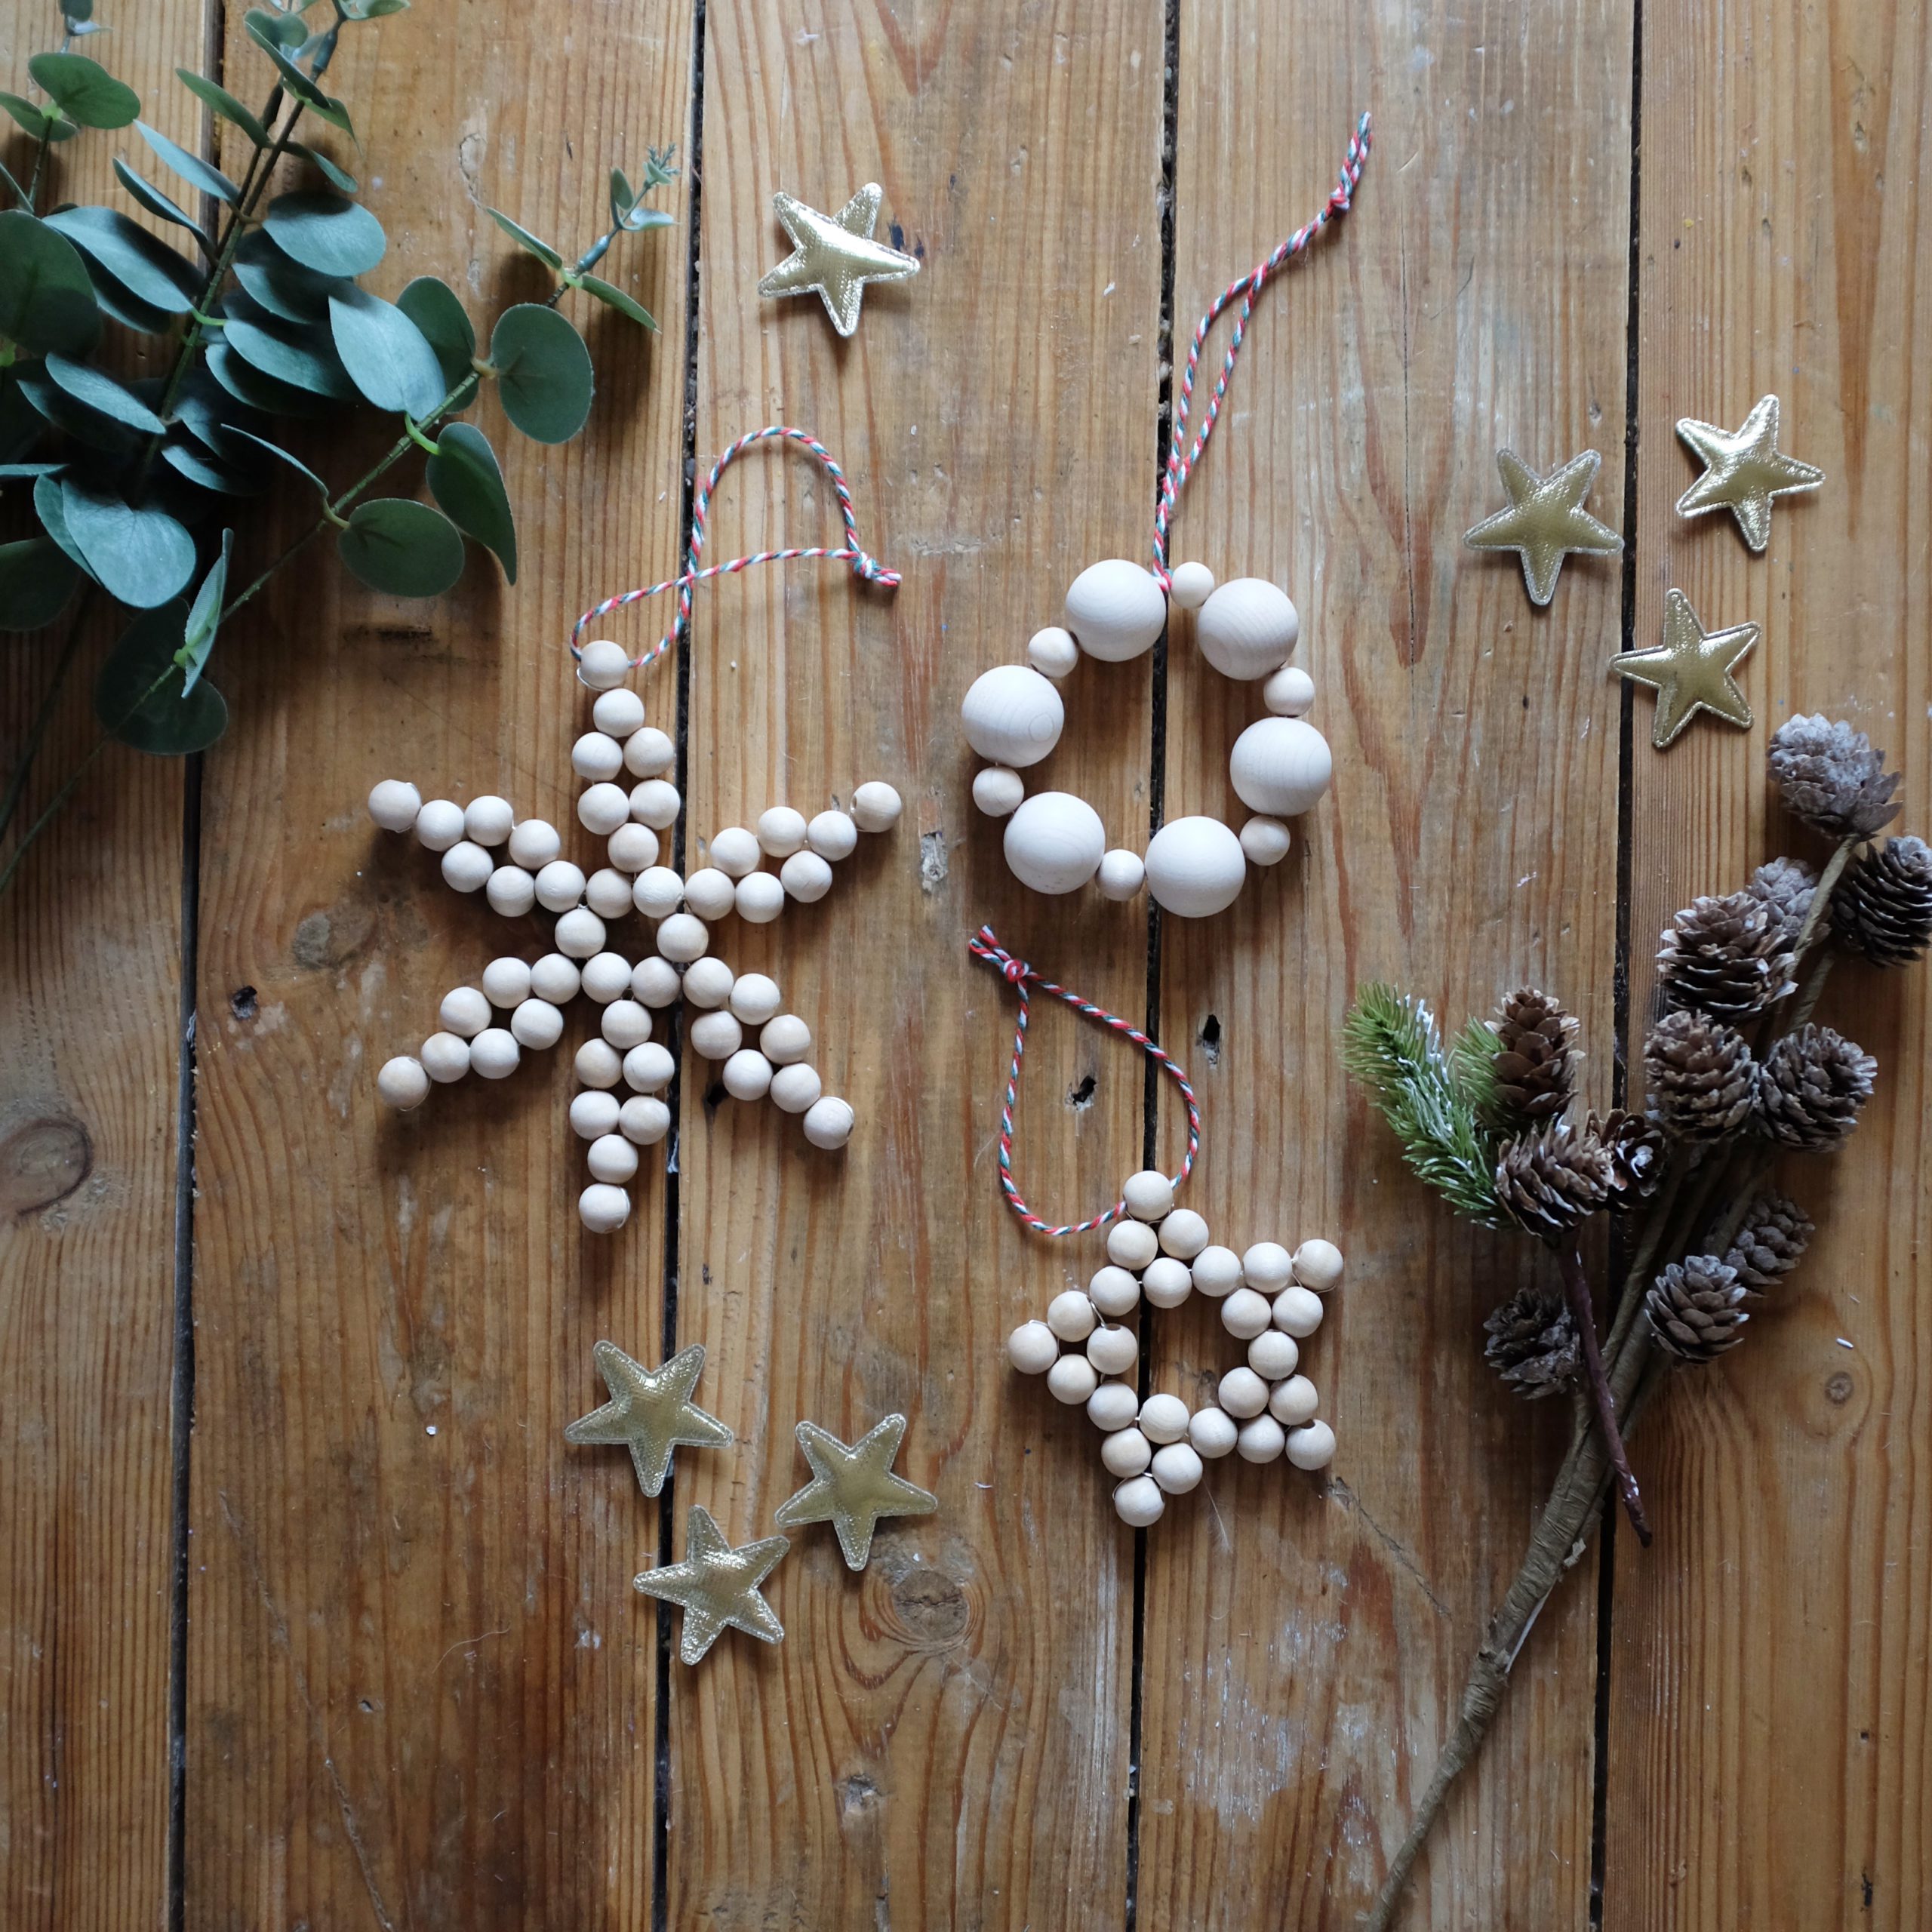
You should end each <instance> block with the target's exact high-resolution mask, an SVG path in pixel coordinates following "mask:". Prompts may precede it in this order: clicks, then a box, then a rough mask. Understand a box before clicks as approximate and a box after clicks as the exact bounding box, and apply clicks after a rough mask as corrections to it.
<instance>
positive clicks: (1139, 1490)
mask: <svg viewBox="0 0 1932 1932" xmlns="http://www.w3.org/2000/svg"><path fill="white" fill-rule="evenodd" d="M1167 1508H1168V1499H1167V1498H1166V1497H1164V1496H1163V1495H1162V1494H1161V1485H1160V1484H1158V1483H1157V1482H1156V1481H1155V1480H1154V1478H1152V1476H1131V1477H1129V1478H1128V1480H1127V1481H1125V1482H1124V1483H1122V1484H1121V1486H1120V1487H1119V1488H1118V1489H1117V1490H1115V1491H1114V1514H1115V1515H1117V1516H1118V1518H1120V1519H1121V1521H1122V1522H1123V1523H1124V1524H1126V1525H1127V1526H1128V1528H1129V1529H1133V1530H1144V1529H1148V1528H1150V1527H1152V1525H1153V1524H1155V1523H1158V1521H1160V1520H1161V1518H1162V1516H1164V1515H1166V1513H1167Z"/></svg>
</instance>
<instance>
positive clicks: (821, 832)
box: [805, 812, 859, 864]
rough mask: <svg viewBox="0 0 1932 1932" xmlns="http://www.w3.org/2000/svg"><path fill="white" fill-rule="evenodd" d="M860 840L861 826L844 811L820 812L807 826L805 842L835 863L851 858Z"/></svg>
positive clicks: (824, 857)
mask: <svg viewBox="0 0 1932 1932" xmlns="http://www.w3.org/2000/svg"><path fill="white" fill-rule="evenodd" d="M858 842H859V828H858V826H857V824H856V823H854V821H853V820H851V818H850V817H848V816H847V814H845V813H844V812H820V814H818V816H817V817H816V818H814V820H812V822H811V824H809V825H808V826H806V827H805V843H806V844H808V845H809V846H810V847H811V848H812V850H813V851H814V852H816V853H817V854H818V855H819V857H820V858H821V859H829V860H832V863H834V864H836V863H838V861H839V860H841V859H849V858H850V857H851V856H852V849H853V848H854V846H856V845H857V844H858Z"/></svg>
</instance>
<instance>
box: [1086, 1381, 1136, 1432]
mask: <svg viewBox="0 0 1932 1932" xmlns="http://www.w3.org/2000/svg"><path fill="white" fill-rule="evenodd" d="M1138 1414H1140V1397H1139V1396H1138V1395H1136V1394H1135V1393H1134V1385H1133V1383H1131V1382H1103V1383H1101V1384H1100V1387H1099V1388H1097V1389H1095V1390H1094V1392H1093V1394H1092V1395H1089V1396H1088V1398H1087V1420H1088V1421H1089V1422H1091V1423H1092V1424H1093V1425H1094V1427H1095V1428H1096V1429H1105V1430H1106V1432H1107V1433H1108V1434H1109V1435H1113V1434H1115V1432H1118V1430H1121V1429H1125V1428H1127V1427H1128V1426H1129V1425H1130V1424H1131V1423H1132V1422H1133V1420H1134V1417H1136V1416H1137V1415H1138Z"/></svg>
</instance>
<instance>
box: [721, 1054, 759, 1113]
mask: <svg viewBox="0 0 1932 1932" xmlns="http://www.w3.org/2000/svg"><path fill="white" fill-rule="evenodd" d="M718 1077H719V1078H721V1080H722V1081H724V1091H725V1092H726V1093H728V1094H730V1095H731V1097H732V1099H733V1100H763V1099H764V1097H765V1095H766V1094H768V1093H770V1092H771V1061H769V1060H767V1059H766V1058H765V1057H764V1054H761V1053H760V1052H759V1051H758V1049H757V1048H755V1047H740V1048H739V1049H738V1051H737V1052H736V1053H734V1054H733V1055H732V1056H731V1058H730V1059H729V1060H727V1061H726V1062H725V1063H724V1072H723V1073H722V1074H721V1075H719V1076H718Z"/></svg>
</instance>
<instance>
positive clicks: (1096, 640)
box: [1066, 557, 1168, 664]
mask: <svg viewBox="0 0 1932 1932" xmlns="http://www.w3.org/2000/svg"><path fill="white" fill-rule="evenodd" d="M1167 621H1168V600H1167V598H1166V597H1165V595H1164V594H1163V593H1162V592H1161V586H1159V585H1158V583H1155V581H1154V580H1153V578H1152V577H1150V576H1149V574H1147V572H1146V571H1144V570H1143V569H1142V568H1141V567H1140V565H1138V564H1137V563H1134V562H1133V561H1131V560H1130V559H1129V558H1125V557H1109V558H1107V559H1106V561H1104V562H1103V563H1098V564H1089V565H1088V566H1087V568H1085V569H1084V571H1081V573H1080V574H1079V575H1078V577H1075V579H1074V580H1073V581H1072V583H1070V584H1069V586H1067V592H1066V628H1067V629H1069V631H1071V632H1072V633H1073V636H1074V641H1075V642H1076V643H1077V644H1078V645H1079V646H1080V648H1081V650H1082V651H1085V652H1086V654H1087V655H1088V657H1097V658H1099V659H1100V660H1101V661H1102V662H1103V663H1107V664H1124V663H1126V662H1127V661H1128V659H1129V658H1132V657H1139V656H1140V654H1141V653H1142V652H1143V651H1145V650H1146V649H1147V648H1148V647H1149V645H1151V644H1152V643H1153V641H1154V640H1155V638H1158V636H1159V635H1161V630H1162V629H1164V626H1166V623H1167Z"/></svg>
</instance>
